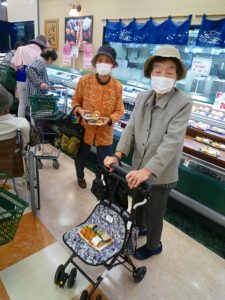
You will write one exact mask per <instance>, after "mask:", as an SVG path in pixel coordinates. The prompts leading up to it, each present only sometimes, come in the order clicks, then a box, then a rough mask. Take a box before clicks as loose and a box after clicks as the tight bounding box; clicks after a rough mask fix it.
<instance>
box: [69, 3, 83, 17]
mask: <svg viewBox="0 0 225 300" xmlns="http://www.w3.org/2000/svg"><path fill="white" fill-rule="evenodd" d="M70 5H71V6H72V8H71V10H70V11H69V16H70V17H76V16H77V15H78V14H77V13H78V12H80V11H81V5H80V4H77V5H75V4H70Z"/></svg>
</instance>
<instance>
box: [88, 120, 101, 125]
mask: <svg viewBox="0 0 225 300" xmlns="http://www.w3.org/2000/svg"><path fill="white" fill-rule="evenodd" d="M103 123H104V122H103V120H102V119H98V120H88V124H89V125H94V126H102V124H103Z"/></svg>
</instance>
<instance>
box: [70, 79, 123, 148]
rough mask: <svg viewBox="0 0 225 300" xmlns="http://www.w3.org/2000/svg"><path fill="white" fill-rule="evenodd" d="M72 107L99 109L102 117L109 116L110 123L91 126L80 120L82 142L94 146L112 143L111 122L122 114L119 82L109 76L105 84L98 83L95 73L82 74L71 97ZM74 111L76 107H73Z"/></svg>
mask: <svg viewBox="0 0 225 300" xmlns="http://www.w3.org/2000/svg"><path fill="white" fill-rule="evenodd" d="M72 106H73V107H75V108H76V107H77V108H78V107H82V108H83V109H86V110H90V111H92V112H93V111H99V112H100V115H101V116H102V117H110V118H111V120H112V124H110V125H109V124H107V125H105V126H92V125H89V124H88V123H87V122H84V121H82V122H81V124H82V125H83V126H84V128H85V134H84V142H85V143H86V144H88V145H92V144H93V142H94V141H95V145H96V146H108V145H111V144H112V143H113V123H114V122H115V121H117V120H119V119H120V118H121V117H122V115H123V114H124V105H123V101H122V85H121V83H120V82H119V81H118V80H116V79H114V78H110V81H109V82H108V83H107V84H104V85H102V84H100V83H99V82H98V81H97V79H96V75H95V74H88V75H84V76H83V77H81V78H80V80H79V82H78V85H77V87H76V89H75V93H74V96H73V97H72ZM75 113H76V109H75Z"/></svg>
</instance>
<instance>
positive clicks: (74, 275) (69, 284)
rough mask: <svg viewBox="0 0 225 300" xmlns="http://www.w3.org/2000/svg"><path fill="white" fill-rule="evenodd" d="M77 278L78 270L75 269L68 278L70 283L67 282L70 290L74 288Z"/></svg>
mask: <svg viewBox="0 0 225 300" xmlns="http://www.w3.org/2000/svg"><path fill="white" fill-rule="evenodd" d="M76 277H77V269H76V268H73V269H72V270H71V271H70V274H69V277H68V281H67V287H68V288H69V289H71V288H72V287H73V286H74V283H75V279H76Z"/></svg>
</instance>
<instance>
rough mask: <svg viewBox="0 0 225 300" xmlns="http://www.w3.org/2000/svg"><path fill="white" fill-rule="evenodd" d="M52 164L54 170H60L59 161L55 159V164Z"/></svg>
mask: <svg viewBox="0 0 225 300" xmlns="http://www.w3.org/2000/svg"><path fill="white" fill-rule="evenodd" d="M52 164H53V168H54V169H56V170H58V168H59V166H60V164H59V162H58V160H56V159H54V160H53V162H52Z"/></svg>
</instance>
